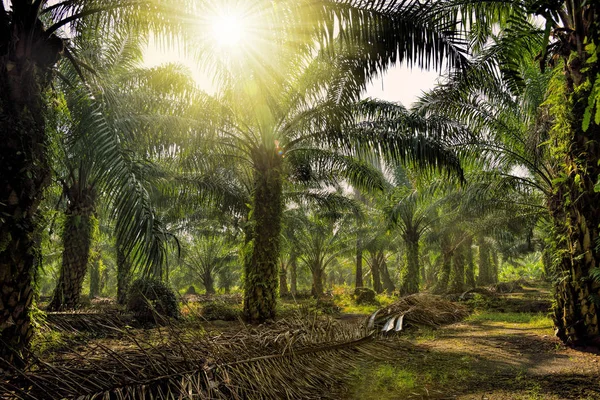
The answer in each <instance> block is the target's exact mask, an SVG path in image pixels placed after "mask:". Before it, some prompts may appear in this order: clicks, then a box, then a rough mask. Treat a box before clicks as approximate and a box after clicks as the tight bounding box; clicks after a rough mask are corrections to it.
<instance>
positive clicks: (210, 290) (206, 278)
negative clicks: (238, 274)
mask: <svg viewBox="0 0 600 400" xmlns="http://www.w3.org/2000/svg"><path fill="white" fill-rule="evenodd" d="M202 284H203V285H204V289H206V294H215V280H214V278H213V275H212V271H211V270H210V268H207V269H206V270H205V271H204V275H203V277H202Z"/></svg>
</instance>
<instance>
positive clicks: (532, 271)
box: [499, 252, 544, 282]
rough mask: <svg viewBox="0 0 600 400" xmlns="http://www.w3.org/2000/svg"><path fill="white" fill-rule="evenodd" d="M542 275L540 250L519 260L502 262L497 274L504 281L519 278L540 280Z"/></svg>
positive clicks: (542, 265) (542, 267)
mask: <svg viewBox="0 0 600 400" xmlns="http://www.w3.org/2000/svg"><path fill="white" fill-rule="evenodd" d="M543 277H544V264H543V262H542V254H541V253H540V252H536V253H533V254H529V255H527V256H525V257H523V258H522V259H519V260H514V261H512V262H507V263H504V264H503V265H502V269H501V270H500V274H499V278H500V280H501V281H504V282H510V281H518V280H520V279H525V280H529V281H541V280H542V278H543Z"/></svg>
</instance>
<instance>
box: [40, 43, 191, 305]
mask: <svg viewBox="0 0 600 400" xmlns="http://www.w3.org/2000/svg"><path fill="white" fill-rule="evenodd" d="M141 44H142V43H140V40H139V38H137V37H135V36H133V35H131V33H130V32H115V33H114V34H113V35H111V37H109V38H104V40H103V41H102V42H98V43H93V42H91V40H87V41H86V42H85V46H86V47H85V48H82V47H81V46H80V44H79V43H75V45H76V46H77V50H78V51H77V52H78V54H79V56H80V61H81V60H85V62H86V63H87V64H90V65H94V66H95V72H94V74H89V76H88V74H87V73H85V72H82V71H77V70H76V69H75V68H73V66H72V65H68V64H67V65H65V66H64V67H63V68H61V70H60V72H61V74H62V76H63V77H64V78H65V79H66V80H67V82H68V84H67V85H64V86H66V87H64V92H65V98H66V108H68V109H69V111H68V115H69V118H65V119H66V121H60V124H59V126H58V127H57V129H59V130H66V131H67V132H66V134H65V136H66V140H65V141H66V143H65V144H63V146H62V147H64V148H65V151H64V157H63V160H60V161H59V163H62V164H63V165H64V167H63V168H56V170H57V171H61V170H64V175H63V176H58V178H59V179H60V181H61V183H62V185H63V193H64V196H65V198H66V200H67V210H66V214H67V218H66V222H65V226H64V231H63V239H64V252H63V264H62V268H61V272H60V278H59V281H58V283H57V286H56V289H55V291H54V295H53V299H52V301H51V302H50V305H49V309H52V310H59V309H65V308H76V307H77V306H78V305H79V297H80V294H81V288H82V283H83V278H84V275H85V273H86V270H87V264H88V259H89V252H90V244H91V228H92V225H91V221H93V219H94V214H95V212H96V207H97V205H98V200H99V197H100V194H101V193H102V194H104V196H102V197H103V200H104V201H105V202H108V203H109V205H110V207H111V208H112V211H111V213H110V216H112V217H114V219H115V220H116V229H117V231H119V234H118V237H119V240H118V242H119V247H120V249H119V251H118V253H119V255H120V256H119V257H118V259H119V261H123V260H124V259H125V258H127V255H128V254H129V253H133V254H134V255H137V256H138V257H137V259H136V257H133V260H132V261H134V262H139V263H141V264H144V263H145V264H150V265H154V269H160V264H162V263H164V262H165V252H166V250H167V249H166V246H167V243H166V240H168V238H169V236H168V235H167V234H165V232H164V230H163V228H162V226H161V224H160V221H159V220H158V218H157V216H156V213H155V211H154V206H153V205H152V199H151V198H150V194H149V193H148V192H149V189H148V188H149V187H150V186H151V182H150V180H149V179H148V178H149V177H151V176H152V175H155V173H154V171H153V170H152V168H151V167H152V166H151V165H150V164H149V163H148V161H147V159H145V158H146V157H145V153H147V150H146V149H143V148H142V149H139V148H140V147H141V146H140V145H137V143H139V142H142V141H143V140H144V139H145V138H146V137H148V136H152V137H153V138H154V144H153V146H158V145H159V144H160V142H159V140H158V139H159V138H160V135H162V134H164V129H163V130H161V129H160V128H157V127H156V125H157V124H158V122H159V121H160V119H161V116H162V115H163V113H164V111H165V109H167V110H171V109H172V108H173V103H174V101H173V99H174V98H176V96H177V95H178V93H177V92H174V91H173V90H169V91H166V90H162V91H161V90H160V89H159V90H156V88H154V92H151V90H149V88H148V86H151V85H152V84H154V85H155V83H154V82H152V78H153V75H158V74H161V75H164V76H166V77H171V78H173V81H172V82H170V84H171V86H176V84H177V83H178V81H177V79H179V80H181V78H180V77H179V76H177V72H178V71H177V70H175V71H171V70H170V69H169V68H172V67H168V66H167V67H163V68H161V70H160V71H152V70H146V69H143V68H141V67H140V66H139V65H140V63H141V55H142V52H141ZM99 49H101V50H99ZM132 77H134V78H133V79H134V84H132V83H131V82H130V81H131V79H132ZM81 78H84V79H83V80H82V79H81ZM144 78H145V79H144ZM167 80H168V78H167ZM134 86H135V88H134ZM132 90H135V91H136V92H142V93H143V94H144V97H145V100H146V101H145V103H144V106H143V107H139V104H140V103H139V102H138V101H137V100H138V99H137V98H136V97H134V96H131V95H128V93H127V92H128V91H132ZM163 97H169V101H168V103H167V104H160V101H161V100H162V98H163ZM186 100H187V99H186ZM163 103H164V101H163ZM176 118H177V117H169V118H168V121H169V124H170V126H169V131H170V132H172V133H176V126H175V125H174V122H175V121H176ZM148 119H151V120H153V122H154V123H155V126H154V127H153V128H152V129H153V131H152V133H150V132H148V131H149V129H147V122H146V121H147V120H148ZM136 142H137V143H136ZM107 149H108V150H107ZM107 153H110V154H107ZM136 153H137V154H139V153H141V154H142V155H141V156H136ZM58 174H59V175H60V172H58ZM157 264H159V265H157ZM123 265H125V264H124V263H123V262H119V263H118V266H120V267H123ZM127 274H128V273H124V274H121V276H125V275H127ZM119 283H123V280H122V279H121V280H119ZM120 286H122V285H119V287H120ZM118 292H119V294H120V295H121V296H118V297H119V298H120V299H121V300H122V298H123V292H124V290H122V288H121V290H118Z"/></svg>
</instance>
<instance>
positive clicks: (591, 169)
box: [549, 2, 600, 345]
mask: <svg viewBox="0 0 600 400" xmlns="http://www.w3.org/2000/svg"><path fill="white" fill-rule="evenodd" d="M591 3H594V5H592V4H591ZM591 3H590V4H589V5H588V6H587V7H588V8H589V10H588V13H587V16H586V17H583V18H582V20H583V19H586V20H587V21H586V23H585V24H583V23H582V25H585V29H584V27H583V26H582V27H581V29H582V30H588V31H587V32H582V33H583V34H582V35H578V36H577V37H576V40H577V41H578V42H579V46H578V47H580V48H583V44H582V42H583V40H584V37H585V39H586V40H587V43H591V44H592V45H593V49H592V50H587V51H586V50H584V51H575V49H572V50H573V51H571V53H570V54H569V56H568V58H567V57H565V59H566V60H565V67H564V73H565V74H564V79H565V86H564V96H563V97H562V98H563V99H566V102H565V104H562V105H561V104H556V108H557V109H558V110H561V107H562V110H563V111H564V113H563V115H562V117H564V118H565V119H566V120H567V121H568V125H567V124H564V125H562V126H557V127H556V128H555V130H554V131H553V133H554V135H555V137H553V138H552V140H557V141H558V143H559V146H561V148H562V149H564V158H563V159H562V160H561V161H562V165H561V166H562V171H561V172H560V173H561V181H560V182H558V183H557V185H556V188H555V194H554V195H553V197H552V198H551V199H550V200H549V209H550V211H551V213H552V216H553V218H554V225H555V227H556V231H557V233H558V235H560V236H559V237H557V238H556V243H557V244H558V243H561V242H562V243H564V244H563V245H562V248H561V249H562V250H564V251H566V254H567V256H566V257H567V258H566V259H564V260H563V262H562V263H560V264H559V265H558V269H559V270H558V271H557V272H558V274H559V278H560V279H559V283H558V284H557V288H556V308H555V318H554V320H555V325H556V327H557V336H558V337H560V338H561V339H562V340H563V341H565V342H566V343H570V344H576V345H578V344H587V343H598V341H599V339H600V327H599V325H598V319H599V317H600V315H599V314H600V310H599V308H598V306H597V304H596V303H595V301H594V300H593V299H594V298H597V297H598V296H599V295H600V282H599V281H598V279H597V278H594V277H591V276H590V272H591V271H594V270H595V269H596V270H597V268H598V267H599V266H600V251H599V249H598V247H597V241H598V238H599V235H600V232H599V230H598V221H600V209H599V208H598V204H600V193H599V192H598V191H597V190H596V185H597V182H598V179H599V177H600V167H599V164H600V145H599V144H598V138H600V126H599V125H598V124H596V123H595V121H594V113H595V112H596V111H595V109H596V108H597V107H598V106H599V105H598V104H596V106H595V107H592V105H593V101H597V99H598V97H597V96H598V94H597V93H594V92H593V88H594V87H597V85H598V84H599V83H600V82H598V80H600V62H599V61H598V60H597V59H596V60H593V61H592V59H591V57H592V56H594V57H597V56H598V51H599V50H598V46H599V45H600V29H599V28H598V25H597V18H598V16H599V15H600V7H599V6H598V5H597V4H596V3H595V2H591ZM577 7H581V5H580V4H579V5H578V6H577ZM578 12H580V11H578V10H575V13H576V14H577V13H578ZM594 15H595V16H594ZM578 16H579V17H581V15H578ZM577 33H579V32H577ZM594 53H595V54H594ZM594 97H595V98H594ZM584 124H587V126H584ZM586 128H587V129H586ZM561 239H562V240H561Z"/></svg>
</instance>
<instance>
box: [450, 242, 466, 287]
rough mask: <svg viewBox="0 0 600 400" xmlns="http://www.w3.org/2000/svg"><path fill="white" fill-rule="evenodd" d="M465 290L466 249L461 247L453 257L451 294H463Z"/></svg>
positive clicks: (462, 245)
mask: <svg viewBox="0 0 600 400" xmlns="http://www.w3.org/2000/svg"><path fill="white" fill-rule="evenodd" d="M464 289H465V249H464V244H461V245H459V247H458V249H456V250H455V251H454V254H453V255H452V274H451V275H450V287H449V289H448V291H449V292H450V293H462V292H463V291H464Z"/></svg>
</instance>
